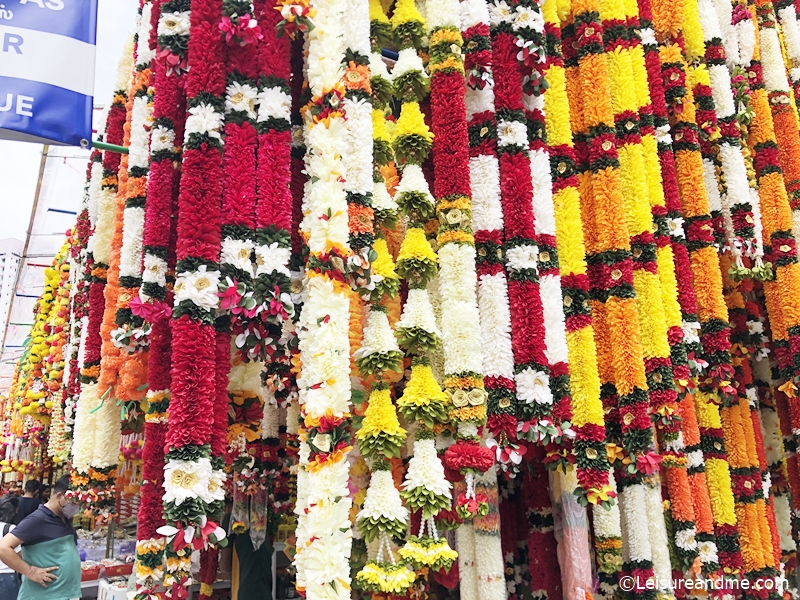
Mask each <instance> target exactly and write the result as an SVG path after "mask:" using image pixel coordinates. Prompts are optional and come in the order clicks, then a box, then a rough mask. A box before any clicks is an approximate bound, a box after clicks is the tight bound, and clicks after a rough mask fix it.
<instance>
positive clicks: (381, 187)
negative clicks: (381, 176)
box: [372, 181, 397, 211]
mask: <svg viewBox="0 0 800 600" xmlns="http://www.w3.org/2000/svg"><path fill="white" fill-rule="evenodd" d="M372 208H374V209H375V210H388V211H396V210H397V202H395V201H394V198H392V197H391V196H390V195H389V191H388V190H387V189H386V184H385V183H384V182H383V181H376V182H375V183H374V185H373V187H372Z"/></svg>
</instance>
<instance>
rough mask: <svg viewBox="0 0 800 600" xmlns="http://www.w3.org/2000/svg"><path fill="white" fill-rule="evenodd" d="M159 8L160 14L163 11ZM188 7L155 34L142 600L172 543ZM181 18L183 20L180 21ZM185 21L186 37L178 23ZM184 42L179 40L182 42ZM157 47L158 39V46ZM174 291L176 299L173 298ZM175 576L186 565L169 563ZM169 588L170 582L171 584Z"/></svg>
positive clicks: (159, 17) (165, 11)
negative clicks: (173, 386) (182, 66)
mask: <svg viewBox="0 0 800 600" xmlns="http://www.w3.org/2000/svg"><path fill="white" fill-rule="evenodd" d="M157 8H159V9H160V10H156V9H157ZM188 10H189V2H188V1H186V0H172V1H169V2H163V3H161V5H160V7H158V6H157V5H154V9H153V15H152V17H153V20H154V21H156V22H157V23H158V25H157V26H156V27H155V28H154V31H151V38H152V34H153V33H155V34H157V38H156V40H155V41H156V44H155V45H156V49H157V58H156V59H155V60H154V63H153V72H154V92H155V93H154V101H153V128H152V131H151V138H150V171H149V176H148V188H147V204H146V207H145V224H144V232H143V236H142V239H143V252H144V259H143V269H142V284H141V287H140V289H139V301H136V300H132V301H131V306H130V308H131V312H132V313H133V314H134V315H137V314H138V316H140V317H141V318H143V319H144V320H145V321H146V322H149V323H150V324H151V332H150V346H149V357H148V358H149V360H148V373H147V401H148V407H147V413H146V414H145V428H144V429H145V443H144V448H143V453H142V484H141V499H140V504H139V527H138V528H137V530H136V534H137V542H136V596H135V598H136V600H152V598H153V596H154V595H155V593H156V590H157V589H158V587H159V586H160V584H161V580H162V579H163V578H164V574H165V572H164V567H163V560H164V553H165V550H166V540H165V539H164V537H163V536H162V535H160V534H159V533H158V529H159V528H160V527H161V526H162V525H164V518H163V516H162V514H163V509H162V496H163V489H164V488H163V485H164V445H165V440H166V434H167V421H168V417H167V407H168V406H169V401H170V397H171V392H170V383H171V373H170V370H171V350H172V335H171V329H170V326H169V316H170V314H171V309H170V306H171V302H172V299H173V297H172V294H171V288H172V284H173V283H174V268H175V253H174V250H172V248H174V245H175V236H176V227H175V225H176V223H175V219H173V217H172V213H173V206H174V201H175V199H177V197H178V193H177V190H178V185H179V180H180V171H179V170H178V169H177V166H179V165H180V162H179V160H178V159H179V158H180V152H181V145H182V140H183V128H184V120H185V116H183V115H184V113H185V101H186V100H185V87H184V79H182V78H181V72H180V71H178V70H175V69H173V68H172V67H171V64H172V63H170V62H169V61H168V60H167V58H166V57H165V56H164V50H167V49H168V47H170V44H172V47H174V48H180V49H181V52H182V53H183V55H184V57H183V58H181V59H180V61H183V60H184V59H185V52H186V38H187V37H188V33H189V28H188V17H189V14H188ZM176 15H177V16H176ZM184 19H185V20H186V23H187V27H186V28H185V30H184V29H183V28H182V27H178V26H177V23H178V22H183V20H184ZM175 36H180V37H175ZM152 42H153V40H152V39H151V43H152ZM168 288H169V289H170V291H169V292H168ZM168 565H169V569H170V570H171V571H172V572H173V573H175V572H176V569H177V567H178V566H179V565H180V561H179V560H176V559H175V558H174V557H173V558H172V560H171V561H170V563H168ZM166 582H167V584H170V583H171V581H170V580H167V581H166Z"/></svg>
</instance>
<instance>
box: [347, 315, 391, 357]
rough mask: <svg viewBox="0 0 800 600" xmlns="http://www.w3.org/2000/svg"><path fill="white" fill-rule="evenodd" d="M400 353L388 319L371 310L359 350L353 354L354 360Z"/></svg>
mask: <svg viewBox="0 0 800 600" xmlns="http://www.w3.org/2000/svg"><path fill="white" fill-rule="evenodd" d="M391 352H400V347H399V346H398V345H397V339H396V338H395V336H394V332H393V331H392V326H391V325H389V318H388V317H387V316H386V313H385V312H383V311H382V310H371V311H370V312H369V315H368V316H367V325H366V327H364V336H363V341H362V342H361V348H359V349H358V350H356V351H355V352H354V353H353V358H355V359H356V360H358V359H361V358H365V357H367V356H370V355H372V354H389V353H391Z"/></svg>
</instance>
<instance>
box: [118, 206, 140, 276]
mask: <svg viewBox="0 0 800 600" xmlns="http://www.w3.org/2000/svg"><path fill="white" fill-rule="evenodd" d="M143 235H144V207H141V206H131V207H126V208H125V211H124V212H123V217H122V248H121V249H120V253H119V275H120V277H139V276H140V275H141V274H142V272H141V264H142V236H143Z"/></svg>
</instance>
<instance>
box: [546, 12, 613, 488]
mask: <svg viewBox="0 0 800 600" xmlns="http://www.w3.org/2000/svg"><path fill="white" fill-rule="evenodd" d="M542 12H543V16H544V19H545V23H546V28H547V31H548V34H549V35H548V36H547V38H546V41H547V42H548V46H547V51H546V53H545V55H546V57H547V62H546V63H545V66H544V71H543V72H544V76H545V79H546V80H547V81H548V82H549V85H548V87H547V89H546V90H545V91H544V112H545V114H546V115H547V119H546V121H545V127H546V131H545V135H546V140H547V144H548V151H549V154H550V163H551V178H552V182H553V205H554V214H555V221H556V237H557V239H558V240H560V241H561V244H562V248H561V252H560V253H559V267H560V271H561V276H562V279H561V285H562V289H563V294H564V299H563V302H562V304H563V306H564V313H565V326H566V336H567V352H568V357H569V363H570V365H571V367H570V392H571V394H570V396H571V399H572V410H571V413H572V415H573V417H572V425H573V427H574V428H575V434H576V435H575V457H576V463H577V474H578V482H579V484H580V488H581V490H582V492H578V493H579V494H580V493H585V494H586V496H587V499H588V500H589V502H590V503H595V502H598V501H599V500H600V501H601V502H603V503H605V502H604V501H602V500H601V498H600V496H601V495H603V494H604V493H605V492H604V489H605V491H607V490H608V489H610V488H605V486H606V485H607V482H608V479H607V477H608V475H607V473H608V462H607V459H606V454H605V452H604V450H605V428H604V425H603V412H602V405H601V403H600V380H599V378H598V375H597V363H596V360H595V357H596V346H595V341H594V335H593V329H592V317H591V311H590V310H589V306H588V302H587V301H586V300H587V299H588V293H589V280H588V277H587V275H586V262H585V258H584V256H585V249H584V240H583V235H582V230H581V225H580V198H579V193H578V187H577V177H576V164H575V151H574V148H573V141H572V130H571V129H570V116H569V103H568V98H567V87H566V74H565V70H564V61H563V57H562V54H561V44H560V43H559V42H560V39H561V36H560V34H561V29H560V21H559V18H558V14H557V11H556V7H555V3H554V2H550V1H548V2H545V3H544V4H543V7H542ZM567 232H569V234H567ZM590 448H591V450H592V452H590V451H589V450H590Z"/></svg>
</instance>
